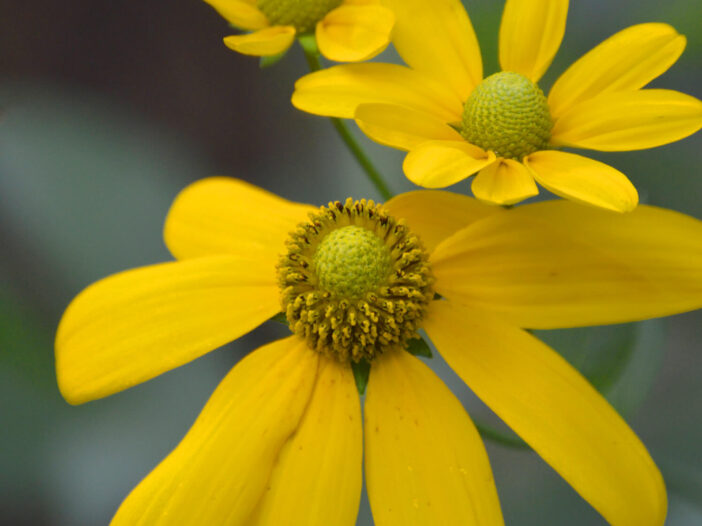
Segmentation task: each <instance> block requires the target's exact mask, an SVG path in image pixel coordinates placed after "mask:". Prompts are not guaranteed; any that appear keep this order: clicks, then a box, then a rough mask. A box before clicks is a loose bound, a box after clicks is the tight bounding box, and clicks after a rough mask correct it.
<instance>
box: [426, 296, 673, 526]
mask: <svg viewBox="0 0 702 526" xmlns="http://www.w3.org/2000/svg"><path fill="white" fill-rule="evenodd" d="M425 329H426V331H427V333H428V334H429V337H430V338H431V339H432V341H433V342H434V344H435V345H436V347H437V349H438V350H439V352H440V353H441V355H442V356H443V357H444V358H445V359H446V361H447V362H448V364H449V365H450V366H451V368H452V369H453V370H454V371H456V373H458V375H459V376H460V377H461V378H462V379H463V381H465V382H466V384H467V385H468V386H469V387H470V388H471V390H472V391H473V392H474V393H475V394H476V395H478V397H479V398H480V399H481V400H482V401H483V402H485V403H486V404H487V405H488V406H489V407H490V409H492V410H493V411H494V412H495V413H497V415H498V416H499V417H500V418H501V419H502V420H504V421H505V422H506V423H507V425H509V426H510V427H511V428H512V429H514V431H516V432H517V433H518V434H519V435H520V436H521V437H522V438H523V439H524V440H525V441H526V442H527V443H528V444H529V445H530V446H531V447H532V448H534V450H535V451H536V452H537V453H538V454H539V455H540V456H541V457H542V458H543V459H544V460H545V461H546V462H548V463H549V464H550V465H551V467H553V469H555V470H556V471H557V472H558V473H559V474H560V475H561V476H562V477H563V478H564V479H565V480H566V481H567V482H568V483H569V484H570V485H571V486H572V487H573V489H575V490H576V491H577V492H578V493H580V495H581V496H582V497H583V498H584V499H585V500H587V501H588V502H589V503H590V504H591V505H592V506H593V507H594V508H595V509H596V510H597V511H599V512H600V513H601V514H602V516H603V517H604V518H605V519H607V521H608V522H609V524H611V525H613V526H632V525H636V526H662V524H663V521H664V520H665V515H666V508H667V499H666V493H665V486H664V484H663V478H662V477H661V474H660V472H659V471H658V468H656V465H655V464H654V463H653V460H651V457H650V456H649V454H648V452H647V451H646V448H645V447H644V445H643V444H642V443H641V441H640V440H639V439H638V438H637V437H636V435H635V434H634V432H633V431H632V430H631V429H630V428H629V426H627V424H626V422H624V420H622V418H621V417H620V416H619V415H618V414H617V413H616V411H615V410H614V409H613V408H612V407H611V406H610V405H609V404H608V403H607V401H606V400H605V399H604V398H603V397H602V396H601V395H600V394H599V393H598V392H597V391H596V390H595V389H594V388H593V387H592V386H591V385H590V384H589V383H588V382H587V380H585V378H583V377H582V376H581V375H580V373H578V372H577V371H576V370H575V369H574V368H573V367H571V366H570V365H569V364H568V362H566V361H565V360H564V359H563V358H562V357H561V356H560V355H558V354H557V353H556V352H554V351H553V350H551V349H550V348H549V347H547V346H546V345H545V344H543V343H542V342H540V341H539V340H538V339H536V338H534V337H533V336H531V335H530V334H528V333H526V332H524V331H521V330H519V329H517V328H516V327H512V326H510V325H508V324H506V323H503V322H500V321H498V320H496V319H494V318H493V317H491V316H487V315H484V314H483V313H481V312H480V311H476V310H473V309H467V308H463V307H459V306H457V305H455V304H452V303H450V302H446V301H439V302H436V305H434V306H433V310H432V311H431V314H430V317H429V319H428V320H427V322H426V323H425Z"/></svg>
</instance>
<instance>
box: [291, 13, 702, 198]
mask: <svg viewBox="0 0 702 526" xmlns="http://www.w3.org/2000/svg"><path fill="white" fill-rule="evenodd" d="M384 4H385V5H387V6H389V7H392V9H393V10H394V12H395V16H396V25H395V29H394V32H393V43H394V45H395V47H396V49H397V51H398V53H399V54H400V56H401V57H402V58H403V59H404V61H405V62H406V63H407V65H408V66H409V67H403V66H398V65H392V64H375V63H374V64H359V65H346V66H337V67H333V68H330V69H328V70H324V71H321V72H317V73H313V74H311V75H307V76H305V77H303V78H302V79H300V80H299V81H298V82H297V84H296V90H295V93H294V95H293V99H292V102H293V104H294V105H295V106H296V107H297V108H299V109H301V110H304V111H307V112H310V113H315V114H319V115H328V116H335V117H343V118H354V119H356V122H357V123H358V125H359V126H360V127H361V129H362V130H363V131H364V132H365V133H366V134H367V135H368V136H369V137H370V138H371V139H373V140H375V141H377V142H379V143H381V144H385V145H387V146H391V147H394V148H399V149H401V150H407V151H408V152H409V154H408V155H407V157H406V158H405V162H404V171H405V174H406V175H407V177H408V178H409V179H410V180H411V181H413V182H414V183H416V184H418V185H420V186H424V187H427V188H441V187H445V186H449V185H452V184H454V183H457V182H459V181H461V180H463V179H465V178H467V177H468V176H470V175H473V174H475V173H476V172H477V176H476V177H475V179H474V180H473V183H472V190H473V194H474V195H475V196H476V197H477V198H479V199H481V200H483V201H488V202H492V203H497V204H503V205H506V204H513V203H517V202H519V201H522V200H523V199H526V198H528V197H530V196H533V195H536V194H537V193H538V188H537V186H536V184H535V182H534V180H536V181H537V182H539V183H540V184H541V185H542V186H544V187H545V188H547V189H548V190H550V191H552V192H553V193H555V194H557V195H559V196H561V197H565V198H568V199H572V200H574V201H580V202H583V203H587V204H591V205H595V206H599V207H603V208H608V209H611V210H617V211H620V212H624V211H629V210H632V209H633V208H634V207H635V206H636V204H637V203H638V194H637V192H636V189H635V188H634V187H633V185H632V184H631V183H630V182H629V180H628V179H627V177H626V176H625V175H624V174H622V173H621V172H619V171H618V170H616V169H614V168H612V167H611V166H608V165H606V164H603V163H601V162H598V161H595V160H592V159H588V158H586V157H583V156H580V155H576V154H574V153H568V152H564V151H559V150H558V149H559V148H561V147H574V148H585V149H591V150H601V151H625V150H639V149H644V148H652V147H654V146H659V145H662V144H667V143H670V142H673V141H677V140H679V139H682V138H683V137H686V136H688V135H690V134H692V133H694V132H696V131H697V130H699V129H700V127H702V102H700V101H699V100H698V99H696V98H694V97H691V96H689V95H685V94H683V93H679V92H677V91H671V90H664V89H641V88H643V87H644V86H645V85H646V84H648V83H649V82H650V81H651V80H653V79H655V78H656V77H658V76H659V75H661V74H662V73H664V72H665V71H666V70H667V69H668V68H669V67H670V66H671V65H672V64H673V63H674V62H675V61H676V60H677V59H678V57H679V56H680V54H681V53H682V51H683V49H684V47H685V37H684V36H682V35H679V34H678V33H677V32H676V31H675V30H674V29H673V28H672V27H670V26H668V25H666V24H641V25H636V26H632V27H629V28H628V29H625V30H623V31H620V32H619V33H617V34H615V35H614V36H612V37H610V38H609V39H607V40H605V41H604V42H603V43H601V44H600V45H598V46H597V47H595V48H594V49H593V50H591V51H590V52H589V53H587V54H586V55H584V56H583V57H582V58H581V59H579V60H578V61H577V62H575V63H574V64H573V65H572V66H571V67H570V68H569V69H568V70H567V71H566V72H565V73H564V74H563V75H561V77H560V78H559V79H558V80H557V81H556V83H555V84H554V86H553V88H552V89H551V91H550V93H549V95H548V98H546V97H545V96H544V94H543V92H542V91H541V89H540V88H539V86H538V85H537V84H536V83H537V82H538V81H539V79H540V78H541V76H542V75H543V74H544V72H545V71H546V69H547V68H548V66H549V65H550V64H551V61H552V60H553V57H554V56H555V54H556V52H557V51H558V48H559V46H560V43H561V40H562V38H563V35H564V32H565V24H566V15H567V11H568V0H507V3H506V5H505V9H504V14H503V17H502V24H501V27H500V35H499V48H500V64H501V67H502V70H503V71H502V72H500V73H496V74H494V75H491V76H489V77H487V78H485V79H483V68H482V60H481V55H480V49H479V47H478V41H477V39H476V36H475V33H474V32H473V27H472V25H471V23H470V20H469V18H468V15H467V14H466V12H465V10H464V8H463V5H462V4H461V2H460V1H459V0H437V1H435V2H426V1H424V0H384Z"/></svg>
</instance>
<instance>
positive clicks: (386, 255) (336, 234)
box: [314, 225, 391, 298]
mask: <svg viewBox="0 0 702 526" xmlns="http://www.w3.org/2000/svg"><path fill="white" fill-rule="evenodd" d="M390 269H391V267H390V251H389V250H388V247H387V246H386V245H385V242H384V241H383V240H381V239H380V238H379V237H378V236H377V235H376V234H375V233H373V232H371V231H370V230H367V229H366V228H363V227H360V226H355V225H351V226H346V227H343V228H339V229H338V230H334V231H332V232H329V234H327V235H326V236H325V238H324V239H323V240H322V241H321V243H320V244H319V246H318V247H317V252H316V253H315V255H314V270H315V273H316V274H317V279H318V280H319V285H320V287H321V288H322V289H324V290H328V291H329V292H331V293H332V294H333V295H335V296H341V297H345V298H360V297H362V296H364V295H365V294H366V293H367V292H370V291H371V290H373V289H375V288H376V287H377V286H378V285H380V284H381V283H382V282H383V281H385V280H386V279H387V277H388V274H389V273H390Z"/></svg>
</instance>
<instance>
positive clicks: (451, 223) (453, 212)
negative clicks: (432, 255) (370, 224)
mask: <svg viewBox="0 0 702 526" xmlns="http://www.w3.org/2000/svg"><path fill="white" fill-rule="evenodd" d="M384 206H385V208H386V209H387V210H388V211H389V212H390V213H391V214H392V215H393V216H394V217H396V218H397V219H404V220H406V221H407V224H408V226H409V227H410V229H412V232H414V233H415V234H417V236H418V237H419V239H420V240H421V241H422V243H424V246H425V247H426V249H427V250H428V251H430V252H431V251H432V250H434V248H435V247H436V245H438V244H439V243H440V242H441V241H443V240H444V239H445V238H447V237H449V236H450V235H451V234H453V233H454V232H456V231H457V230H460V229H461V228H463V227H465V226H466V225H469V224H471V223H473V222H475V221H478V220H479V219H482V218H484V217H488V216H490V215H492V214H494V213H499V212H501V211H502V209H501V208H498V207H496V206H490V205H486V204H484V203H481V202H480V201H478V200H477V199H473V198H472V197H468V196H467V195H461V194H455V193H453V192H443V191H440V190H436V191H428V190H416V191H414V192H406V193H404V194H400V195H398V196H396V197H393V198H392V199H390V201H388V202H387V203H385V205H384Z"/></svg>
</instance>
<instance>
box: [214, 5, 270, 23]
mask: <svg viewBox="0 0 702 526" xmlns="http://www.w3.org/2000/svg"><path fill="white" fill-rule="evenodd" d="M205 2H207V3H208V4H210V5H211V6H212V7H214V8H215V9H216V10H217V12H218V13H219V14H220V16H222V17H223V18H225V19H226V20H227V21H228V22H229V23H230V24H232V25H234V26H236V27H240V28H242V29H248V30H254V29H263V28H264V27H267V26H268V19H267V18H266V15H264V14H263V13H262V12H261V11H260V10H259V9H258V8H257V7H256V2H250V1H247V0H205Z"/></svg>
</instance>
